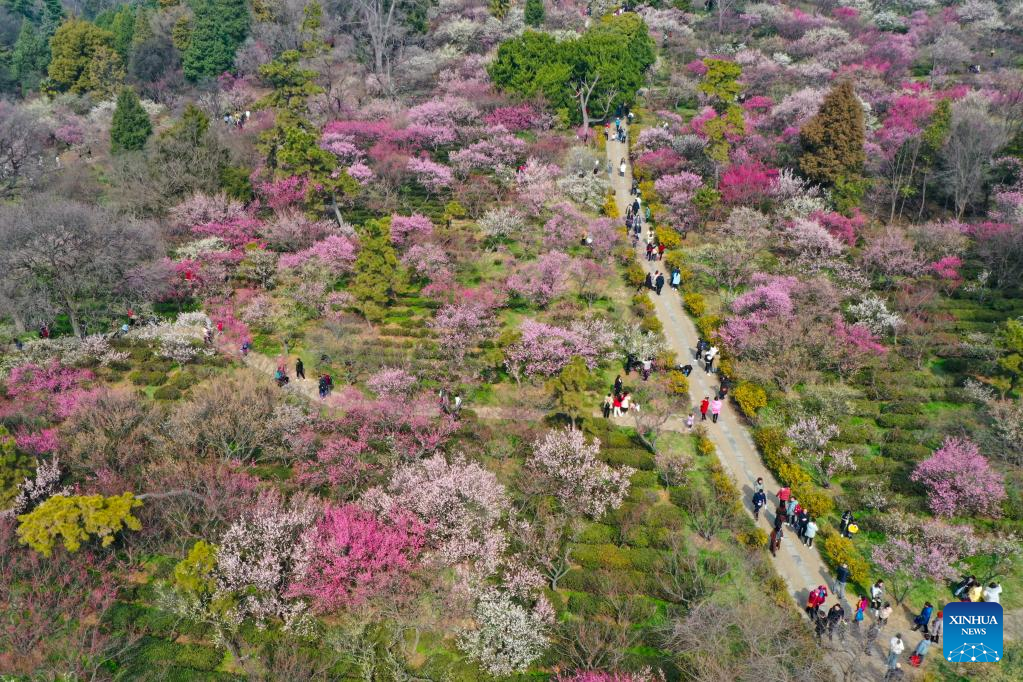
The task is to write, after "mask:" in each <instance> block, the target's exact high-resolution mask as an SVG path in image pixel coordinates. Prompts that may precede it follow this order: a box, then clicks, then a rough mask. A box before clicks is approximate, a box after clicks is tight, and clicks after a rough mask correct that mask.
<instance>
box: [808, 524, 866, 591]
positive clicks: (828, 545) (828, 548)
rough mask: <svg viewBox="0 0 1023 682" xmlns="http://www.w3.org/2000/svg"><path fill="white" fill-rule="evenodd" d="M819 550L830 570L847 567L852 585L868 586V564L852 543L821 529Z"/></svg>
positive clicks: (830, 529) (834, 533) (827, 529)
mask: <svg viewBox="0 0 1023 682" xmlns="http://www.w3.org/2000/svg"><path fill="white" fill-rule="evenodd" d="M820 536H821V537H820V541H819V542H820V549H821V555H822V556H823V557H824V560H825V561H826V562H828V564H829V565H830V566H831V568H832V569H836V568H838V567H839V566H841V565H842V564H843V563H844V564H846V565H847V566H848V567H849V577H850V578H851V579H852V581H853V582H854V583H856V584H857V585H859V586H860V587H862V588H864V589H866V587H867V585H869V584H870V564H868V563H867V560H866V559H864V558H863V555H862V554H860V553H859V550H857V549H856V546H855V545H854V544H853V541H852V540H850V539H849V538H844V537H842V536H841V535H840V534H839V533H838V532H837V531H836V530H834V529H833V528H829V527H826V528H822V529H821V533H820Z"/></svg>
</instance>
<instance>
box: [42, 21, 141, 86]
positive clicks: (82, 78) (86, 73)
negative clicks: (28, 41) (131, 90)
mask: <svg viewBox="0 0 1023 682" xmlns="http://www.w3.org/2000/svg"><path fill="white" fill-rule="evenodd" d="M113 46H114V35H113V34H112V33H111V32H110V31H105V30H103V29H102V28H100V27H99V26H96V25H95V24H90V23H89V22H88V21H82V20H81V19H68V20H67V21H65V22H64V23H63V24H61V25H60V28H58V29H57V31H56V32H55V33H54V34H53V37H52V38H50V54H51V60H50V65H49V67H48V69H47V73H48V75H49V76H50V81H51V82H52V85H53V88H54V89H55V90H57V91H60V92H65V91H70V92H73V93H84V92H101V93H106V92H109V91H111V90H113V89H114V88H115V87H116V86H117V85H119V84H120V82H121V81H122V80H123V79H124V68H123V67H122V65H121V57H120V56H119V55H118V54H117V52H115V51H114V47H113Z"/></svg>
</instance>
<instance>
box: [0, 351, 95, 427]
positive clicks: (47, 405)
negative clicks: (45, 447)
mask: <svg viewBox="0 0 1023 682" xmlns="http://www.w3.org/2000/svg"><path fill="white" fill-rule="evenodd" d="M92 379H93V373H92V372H90V371H89V370H87V369H78V368H75V367H65V366H64V365H61V364H60V361H58V360H57V359H56V358H54V359H53V360H51V361H50V362H49V363H48V364H46V365H37V364H34V363H26V364H23V365H18V366H16V367H14V368H13V369H11V371H10V374H8V375H7V398H8V399H9V400H10V401H11V402H10V404H9V405H6V406H4V405H0V412H3V413H10V412H9V411H13V410H17V411H20V412H23V413H25V414H30V415H32V416H34V417H44V418H46V419H48V420H50V421H57V420H63V419H67V418H68V417H69V416H71V415H72V414H73V413H74V412H75V410H76V409H78V406H79V405H80V404H81V402H82V401H83V400H84V399H85V398H87V397H88V396H89V395H91V394H92V391H89V390H88V389H86V388H85V386H84V384H86V383H87V382H89V381H91V380H92Z"/></svg>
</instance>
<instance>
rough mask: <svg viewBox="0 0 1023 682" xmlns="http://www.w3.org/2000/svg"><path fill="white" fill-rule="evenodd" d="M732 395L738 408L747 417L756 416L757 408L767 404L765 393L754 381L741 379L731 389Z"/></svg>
mask: <svg viewBox="0 0 1023 682" xmlns="http://www.w3.org/2000/svg"><path fill="white" fill-rule="evenodd" d="M732 397H733V398H734V399H735V402H736V403H738V405H739V409H740V410H742V413H743V414H744V415H746V417H748V418H749V419H752V418H753V417H755V416H757V410H759V409H760V408H762V407H766V406H767V393H766V392H765V391H764V389H762V388H760V387H759V386H757V385H756V384H754V383H751V382H749V381H743V382H742V383H741V384H739V385H738V386H736V387H735V390H734V391H732Z"/></svg>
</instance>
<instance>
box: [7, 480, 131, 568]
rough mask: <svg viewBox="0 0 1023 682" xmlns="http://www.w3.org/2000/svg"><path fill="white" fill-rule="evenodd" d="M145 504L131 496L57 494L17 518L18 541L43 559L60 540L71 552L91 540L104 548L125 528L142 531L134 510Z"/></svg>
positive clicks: (126, 494) (128, 494)
mask: <svg viewBox="0 0 1023 682" xmlns="http://www.w3.org/2000/svg"><path fill="white" fill-rule="evenodd" d="M141 506H142V502H141V501H140V500H137V499H135V496H134V495H132V494H131V493H124V494H123V495H114V496H112V497H103V496H102V495H72V496H64V495H55V496H53V497H51V498H50V499H48V500H46V501H45V502H43V503H42V504H41V505H39V506H38V507H36V508H35V509H34V510H32V511H31V512H29V513H28V514H22V515H21V516H19V517H18V522H19V523H18V538H19V540H20V542H21V543H22V544H23V545H28V546H29V547H31V548H32V549H34V550H36V551H37V552H39V553H40V554H42V555H44V556H50V555H51V554H52V553H53V546H54V543H55V542H56V541H57V538H58V537H59V538H62V539H63V542H64V547H65V548H67V551H69V552H77V551H78V549H79V548H80V547H81V546H82V542H84V541H86V540H89V539H90V538H92V537H97V538H99V539H100V541H101V543H102V545H103V546H104V547H106V546H108V545H109V544H110V543H112V542H113V541H114V534H115V533H117V532H119V531H120V530H121V529H122V528H126V527H127V528H129V529H131V530H140V529H141V528H142V524H141V523H139V520H138V519H137V518H135V516H133V515H132V513H131V510H132V509H134V508H135V507H141Z"/></svg>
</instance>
